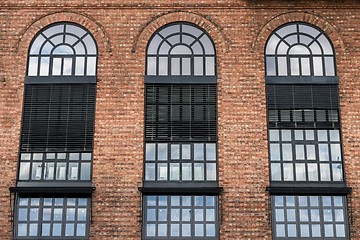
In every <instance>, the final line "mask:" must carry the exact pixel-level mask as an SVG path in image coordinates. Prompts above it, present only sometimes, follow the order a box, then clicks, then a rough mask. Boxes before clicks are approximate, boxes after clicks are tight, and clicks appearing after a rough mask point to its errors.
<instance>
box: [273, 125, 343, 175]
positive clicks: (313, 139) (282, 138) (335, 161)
mask: <svg viewBox="0 0 360 240" xmlns="http://www.w3.org/2000/svg"><path fill="white" fill-rule="evenodd" d="M269 140H270V161H271V181H306V182H341V181H343V165H342V151H341V140H340V131H339V130H326V129H281V130H278V129H271V130H269Z"/></svg>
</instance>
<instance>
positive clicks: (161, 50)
mask: <svg viewBox="0 0 360 240" xmlns="http://www.w3.org/2000/svg"><path fill="white" fill-rule="evenodd" d="M159 47H160V48H159V49H158V51H159V53H160V54H165V55H169V54H170V49H171V46H170V45H169V44H168V43H167V42H162V44H161V45H160V46H159Z"/></svg>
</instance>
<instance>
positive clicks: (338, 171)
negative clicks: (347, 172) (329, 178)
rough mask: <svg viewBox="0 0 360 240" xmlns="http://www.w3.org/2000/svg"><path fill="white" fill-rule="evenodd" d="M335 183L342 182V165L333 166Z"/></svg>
mask: <svg viewBox="0 0 360 240" xmlns="http://www.w3.org/2000/svg"><path fill="white" fill-rule="evenodd" d="M331 166H332V173H333V181H342V180H343V177H342V175H343V173H342V166H341V164H332V165H331Z"/></svg>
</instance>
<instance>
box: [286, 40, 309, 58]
mask: <svg viewBox="0 0 360 240" xmlns="http://www.w3.org/2000/svg"><path fill="white" fill-rule="evenodd" d="M291 37H292V39H291V40H292V43H290V41H288V42H289V43H290V44H294V43H295V41H297V40H296V39H297V36H291ZM288 39H290V37H289V38H287V39H286V40H288ZM289 54H292V55H309V54H310V53H309V50H308V49H307V48H306V47H305V46H303V45H299V44H296V45H294V46H292V47H291V48H290V50H289Z"/></svg>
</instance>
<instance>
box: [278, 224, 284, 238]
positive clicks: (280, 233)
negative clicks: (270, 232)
mask: <svg viewBox="0 0 360 240" xmlns="http://www.w3.org/2000/svg"><path fill="white" fill-rule="evenodd" d="M276 236H277V237H285V225H284V224H276Z"/></svg>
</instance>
